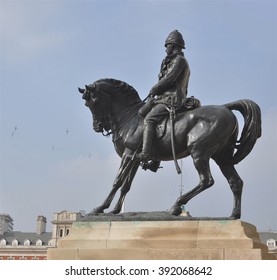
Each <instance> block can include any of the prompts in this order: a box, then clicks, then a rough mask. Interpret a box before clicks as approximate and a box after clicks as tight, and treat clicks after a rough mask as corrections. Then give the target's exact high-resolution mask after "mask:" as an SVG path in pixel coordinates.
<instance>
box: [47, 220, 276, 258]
mask: <svg viewBox="0 0 277 280" xmlns="http://www.w3.org/2000/svg"><path fill="white" fill-rule="evenodd" d="M47 259H48V260H262V259H274V256H272V255H270V254H269V253H268V249H267V247H266V246H265V245H264V244H262V243H261V242H260V239H259V236H258V233H257V231H256V228H255V226H253V225H251V224H249V223H245V222H242V221H239V220H223V219H221V220H193V219H189V220H182V219H177V220H169V221H168V220H167V221H164V220H156V221H153V220H139V221H136V220H124V219H123V220H120V221H119V220H115V221H113V220H109V221H101V220H100V221H83V222H76V223H75V224H74V225H73V228H72V229H71V232H70V234H69V235H68V236H67V237H66V238H64V239H61V240H59V242H58V247H57V248H49V249H48V252H47Z"/></svg>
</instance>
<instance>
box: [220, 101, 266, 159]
mask: <svg viewBox="0 0 277 280" xmlns="http://www.w3.org/2000/svg"><path fill="white" fill-rule="evenodd" d="M224 106H225V107H227V108H228V109H230V110H236V111H239V112H240V113H241V114H242V115H243V118H244V127H243V129H242V132H241V137H240V139H239V140H238V141H237V143H238V144H237V145H236V149H237V151H236V152H235V154H234V155H233V159H232V163H233V164H237V163H239V162H240V161H242V160H243V159H244V158H245V157H246V156H247V155H248V154H249V153H250V152H251V151H252V149H253V147H254V145H255V143H256V141H257V139H258V138H259V137H261V134H262V128H261V123H262V121H261V110H260V107H259V106H258V105H257V104H256V103H255V102H253V101H252V100H249V99H243V100H238V101H235V102H231V103H228V104H225V105H224Z"/></svg>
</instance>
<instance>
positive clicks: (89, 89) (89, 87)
mask: <svg viewBox="0 0 277 280" xmlns="http://www.w3.org/2000/svg"><path fill="white" fill-rule="evenodd" d="M93 89H95V87H94V86H93V85H86V90H88V91H92V90H93Z"/></svg>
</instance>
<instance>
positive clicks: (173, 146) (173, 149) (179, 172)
mask: <svg viewBox="0 0 277 280" xmlns="http://www.w3.org/2000/svg"><path fill="white" fill-rule="evenodd" d="M169 115H170V123H171V133H170V135H171V149H172V155H173V160H174V164H175V167H176V171H177V173H178V174H181V173H182V171H181V168H180V166H179V164H178V161H177V159H176V154H175V145H174V115H175V109H174V106H173V100H172V99H171V108H169Z"/></svg>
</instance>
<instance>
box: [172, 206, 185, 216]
mask: <svg viewBox="0 0 277 280" xmlns="http://www.w3.org/2000/svg"><path fill="white" fill-rule="evenodd" d="M169 213H170V215H174V216H179V215H180V214H181V213H182V208H181V207H179V206H172V207H171V209H170V211H169Z"/></svg>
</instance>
